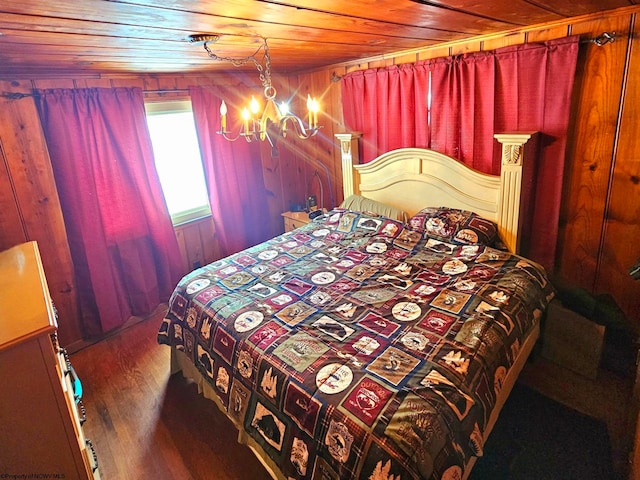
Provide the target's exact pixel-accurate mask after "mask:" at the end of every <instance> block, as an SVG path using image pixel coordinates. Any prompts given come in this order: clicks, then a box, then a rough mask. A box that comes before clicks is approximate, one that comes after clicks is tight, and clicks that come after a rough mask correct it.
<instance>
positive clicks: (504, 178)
mask: <svg viewBox="0 0 640 480" xmlns="http://www.w3.org/2000/svg"><path fill="white" fill-rule="evenodd" d="M533 135H534V133H505V134H497V135H494V136H495V138H496V139H497V140H498V142H500V143H501V144H502V168H501V172H500V175H488V174H485V173H480V172H478V171H476V170H473V169H471V168H469V167H467V166H466V165H464V164H463V163H461V162H459V161H458V160H456V159H454V158H451V157H448V156H447V155H443V154H441V153H438V152H435V151H433V150H426V149H422V148H401V149H398V150H393V151H390V152H387V153H384V154H382V155H380V156H379V157H378V158H376V159H375V160H373V161H371V162H369V163H366V164H362V165H360V164H359V158H358V143H357V140H358V138H359V137H360V135H359V134H356V133H339V134H336V137H337V138H338V139H339V140H340V146H341V152H342V185H343V190H344V198H347V197H348V196H349V195H352V194H359V195H362V196H364V197H367V198H370V199H372V200H376V201H379V202H383V203H386V204H388V205H391V206H393V207H396V208H399V209H401V210H404V211H405V212H406V213H407V214H408V215H413V214H415V213H417V212H418V211H419V210H421V209H422V208H424V207H440V206H446V207H451V208H459V209H463V210H470V211H472V212H475V213H477V214H478V215H481V216H483V217H484V218H487V219H489V220H492V221H494V222H495V223H496V224H497V225H498V230H499V233H500V238H502V240H503V242H504V243H505V245H506V246H507V248H508V249H509V251H511V252H514V253H517V252H518V250H519V248H518V247H519V232H520V228H521V217H520V213H521V193H522V179H523V175H522V172H523V168H522V165H523V163H522V162H523V159H524V156H525V148H524V146H525V144H526V143H527V142H528V141H529V139H530V138H531V137H532V136H533Z"/></svg>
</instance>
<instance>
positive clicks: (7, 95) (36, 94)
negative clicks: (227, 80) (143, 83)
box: [0, 88, 189, 100]
mask: <svg viewBox="0 0 640 480" xmlns="http://www.w3.org/2000/svg"><path fill="white" fill-rule="evenodd" d="M142 93H143V94H145V95H146V94H148V93H151V94H158V95H162V94H164V93H189V90H188V89H186V88H174V89H167V90H143V91H142ZM39 96H40V93H39V92H37V91H35V90H33V91H32V92H31V93H20V92H2V93H0V97H3V98H8V99H9V100H20V99H22V98H25V97H39Z"/></svg>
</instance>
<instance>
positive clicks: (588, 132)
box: [557, 16, 630, 290]
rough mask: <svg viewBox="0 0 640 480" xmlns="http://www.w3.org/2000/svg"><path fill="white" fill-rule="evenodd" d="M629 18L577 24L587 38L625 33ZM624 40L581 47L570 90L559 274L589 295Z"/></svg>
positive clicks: (577, 30)
mask: <svg viewBox="0 0 640 480" xmlns="http://www.w3.org/2000/svg"><path fill="white" fill-rule="evenodd" d="M629 21H630V20H629V17H628V16H624V17H611V18H606V19H602V20H597V21H592V22H583V23H581V24H579V25H575V26H574V27H573V32H574V33H575V34H584V35H585V36H587V37H590V36H593V35H594V34H595V35H597V34H599V33H600V32H602V31H625V30H628V29H629ZM626 49H627V40H626V39H621V40H620V41H617V42H614V43H612V44H609V45H606V46H605V47H597V46H595V45H593V44H583V45H581V48H580V57H579V62H578V69H577V71H576V79H575V85H574V92H575V95H574V101H573V106H572V112H571V122H570V127H569V138H570V140H569V143H568V145H567V162H566V167H565V180H564V189H563V205H562V211H561V216H560V224H559V225H560V235H561V237H560V238H561V242H560V246H559V248H558V251H557V258H558V266H559V273H560V274H561V275H562V276H563V277H566V278H571V279H572V280H573V281H574V282H576V283H577V284H579V285H583V286H585V287H586V288H588V289H589V290H591V289H593V287H594V282H595V275H596V271H597V268H598V261H599V256H600V255H599V250H600V237H601V234H602V228H603V223H602V222H603V218H604V210H605V206H606V203H607V190H608V182H609V176H610V171H611V165H612V160H613V150H614V143H615V135H616V125H617V117H618V110H619V103H620V95H621V88H622V82H623V76H624V68H625V56H626Z"/></svg>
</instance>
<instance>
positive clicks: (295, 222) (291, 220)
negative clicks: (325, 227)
mask: <svg viewBox="0 0 640 480" xmlns="http://www.w3.org/2000/svg"><path fill="white" fill-rule="evenodd" d="M282 217H283V218H284V231H285V232H290V231H291V230H294V229H296V228H298V227H301V226H303V225H306V224H307V223H309V222H310V219H309V214H308V213H307V212H284V213H283V214H282Z"/></svg>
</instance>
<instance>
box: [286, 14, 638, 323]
mask: <svg viewBox="0 0 640 480" xmlns="http://www.w3.org/2000/svg"><path fill="white" fill-rule="evenodd" d="M638 14H640V7H633V8H624V9H620V10H617V11H614V12H613V13H610V14H608V15H591V16H584V17H579V18H573V19H569V20H566V21H563V22H556V23H553V24H545V25H540V26H538V27H534V28H527V29H522V30H518V31H513V32H509V33H507V34H504V35H494V36H488V37H478V38H475V39H470V40H468V41H465V42H455V43H451V44H448V45H440V46H438V47H433V48H426V49H423V50H419V51H412V52H404V53H399V54H398V55H396V56H392V57H385V58H379V59H371V60H369V61H366V62H353V63H348V64H341V65H335V66H332V67H329V68H327V69H326V70H322V71H317V72H309V73H305V74H301V75H299V76H298V82H299V83H300V84H301V85H325V86H326V90H325V92H326V95H325V98H324V102H323V105H322V107H323V111H324V112H325V117H324V120H325V125H327V121H331V125H332V130H333V131H336V132H339V131H346V130H345V126H344V122H343V118H342V114H341V105H340V94H339V89H336V88H335V86H336V85H337V84H335V83H333V84H332V83H329V82H327V80H328V79H331V78H336V77H340V76H342V75H344V74H346V73H348V72H351V71H355V70H363V69H368V68H378V67H384V66H389V65H393V64H400V63H411V62H416V61H418V60H424V59H428V58H436V57H442V56H448V55H457V54H462V53H467V52H475V51H482V50H493V49H495V48H499V47H503V46H509V45H518V44H523V43H527V42H541V41H546V40H551V39H555V38H560V37H563V36H568V35H580V36H581V37H582V38H584V40H585V43H583V44H581V46H580V54H579V60H578V66H577V72H576V81H575V87H574V95H573V100H572V111H571V126H570V131H569V141H568V147H567V157H566V169H565V179H564V187H563V200H562V205H561V209H562V210H561V218H560V238H559V246H558V249H557V262H556V265H557V268H556V271H555V272H552V273H553V274H555V275H559V276H560V277H563V278H564V279H567V280H569V281H570V282H572V283H573V284H575V285H576V286H578V287H581V288H584V289H586V290H588V291H589V292H591V293H593V294H610V295H611V296H612V297H613V298H614V299H615V301H616V303H617V304H618V305H619V306H620V307H621V308H622V309H623V310H624V311H625V313H626V315H627V317H628V318H629V319H630V320H631V322H632V324H633V325H634V326H635V328H636V329H637V330H638V331H640V281H634V280H633V279H632V278H631V277H630V275H629V273H628V270H629V268H630V267H631V265H632V264H634V263H635V262H636V261H637V260H638V258H639V257H640V241H639V238H640V140H638V139H639V138H640V31H639V30H640V22H639V21H638V18H637V16H638ZM605 31H606V32H615V33H616V34H617V35H618V37H617V38H616V40H615V42H613V43H611V44H607V45H604V46H602V47H598V46H596V45H595V44H593V43H589V42H588V41H587V40H589V39H591V38H594V37H596V36H598V35H600V34H601V33H602V32H605ZM317 155H318V157H320V158H322V159H323V161H324V162H326V163H327V165H330V166H331V169H332V172H333V176H332V178H333V179H334V181H335V185H336V189H337V190H341V187H340V182H341V180H340V176H339V172H340V163H339V152H338V151H337V150H336V149H333V151H332V152H331V154H329V153H328V152H326V151H324V150H323V149H318V150H317Z"/></svg>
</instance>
